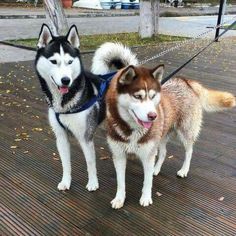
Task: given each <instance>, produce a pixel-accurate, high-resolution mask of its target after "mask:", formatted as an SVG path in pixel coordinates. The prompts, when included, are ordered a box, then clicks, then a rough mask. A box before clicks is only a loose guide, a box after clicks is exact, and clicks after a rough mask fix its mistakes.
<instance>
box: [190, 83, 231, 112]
mask: <svg viewBox="0 0 236 236" xmlns="http://www.w3.org/2000/svg"><path fill="white" fill-rule="evenodd" d="M190 84H191V87H192V88H193V90H194V91H195V92H196V93H197V94H198V96H199V98H200V100H201V103H202V107H203V109H204V110H205V111H208V112H214V111H221V110H224V109H227V108H232V107H234V106H236V98H235V96H234V95H233V94H231V93H228V92H223V91H217V90H213V89H207V88H204V87H203V86H202V85H201V84H199V83H197V82H195V81H191V82H190Z"/></svg>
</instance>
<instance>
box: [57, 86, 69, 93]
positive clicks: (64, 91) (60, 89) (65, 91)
mask: <svg viewBox="0 0 236 236" xmlns="http://www.w3.org/2000/svg"><path fill="white" fill-rule="evenodd" d="M58 89H59V92H60V93H61V94H66V93H68V92H69V88H68V87H67V86H65V85H63V86H61V87H59V86H58Z"/></svg>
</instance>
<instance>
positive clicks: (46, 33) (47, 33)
mask: <svg viewBox="0 0 236 236" xmlns="http://www.w3.org/2000/svg"><path fill="white" fill-rule="evenodd" d="M51 40H52V32H51V30H50V29H49V27H48V26H47V25H46V24H43V25H42V27H41V31H40V33H39V40H38V44H37V46H38V48H44V47H46V46H47V45H48V43H49V42H50V41H51Z"/></svg>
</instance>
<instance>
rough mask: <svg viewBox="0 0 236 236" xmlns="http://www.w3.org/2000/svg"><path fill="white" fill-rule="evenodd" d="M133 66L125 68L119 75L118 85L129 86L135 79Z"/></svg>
mask: <svg viewBox="0 0 236 236" xmlns="http://www.w3.org/2000/svg"><path fill="white" fill-rule="evenodd" d="M135 75H136V73H135V70H134V66H127V67H126V68H125V69H124V70H123V71H122V72H121V74H120V78H119V83H120V84H122V85H128V84H131V83H132V81H133V80H134V79H135Z"/></svg>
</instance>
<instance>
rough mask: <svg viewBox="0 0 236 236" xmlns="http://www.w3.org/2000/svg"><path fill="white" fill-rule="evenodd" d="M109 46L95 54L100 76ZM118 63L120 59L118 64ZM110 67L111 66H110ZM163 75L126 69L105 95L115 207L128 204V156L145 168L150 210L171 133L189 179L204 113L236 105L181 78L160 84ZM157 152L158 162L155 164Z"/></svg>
mask: <svg viewBox="0 0 236 236" xmlns="http://www.w3.org/2000/svg"><path fill="white" fill-rule="evenodd" d="M109 46H110V48H112V47H113V46H116V48H117V50H120V53H119V55H122V56H123V57H124V55H125V56H126V58H127V60H124V58H123V60H122V61H123V62H124V61H127V62H129V61H132V60H129V58H132V59H133V58H134V55H133V54H132V53H131V51H129V52H127V51H125V52H124V53H122V47H121V46H119V47H117V45H113V46H112V44H110V45H109ZM105 48H106V47H105V46H102V47H101V48H100V49H98V51H97V52H96V55H95V58H96V59H97V61H100V64H99V65H98V64H97V67H96V66H94V70H95V71H96V68H97V70H98V71H97V73H99V70H103V68H104V66H102V62H103V63H104V64H105V61H106V60H103V59H102V58H106V57H105V56H104V51H105V50H104V49H105ZM127 53H128V54H129V53H130V55H127ZM106 56H107V55H106ZM118 60H119V58H116V62H117V61H118ZM135 62H136V61H135ZM123 64H124V65H125V63H123ZM106 66H107V68H108V66H109V65H106ZM102 72H104V71H102ZM163 73H164V66H163V65H159V66H156V67H155V68H153V69H147V68H145V67H141V66H135V65H128V66H126V67H125V68H123V69H121V70H119V71H118V73H117V74H116V75H115V77H114V78H113V79H112V81H111V84H110V86H109V89H108V91H107V94H106V106H107V108H106V122H107V130H108V131H107V132H108V135H107V141H108V144H109V147H110V149H111V152H112V157H113V161H114V165H115V169H116V174H117V193H116V196H115V198H114V199H113V200H112V201H111V204H112V207H113V208H116V209H117V208H120V207H122V206H123V205H124V201H125V197H126V190H125V170H126V160H127V154H135V155H136V156H137V157H138V158H139V159H140V160H141V162H142V164H143V169H144V182H143V189H142V196H141V198H140V204H141V205H142V206H148V205H150V204H152V180H153V174H154V175H158V173H159V172H160V169H161V166H162V164H163V161H164V159H165V156H166V143H167V142H168V139H169V137H170V135H171V133H172V132H175V133H177V136H178V137H179V139H180V140H181V142H182V143H183V146H184V148H185V160H184V163H183V166H182V167H181V169H180V170H179V171H178V172H177V175H178V176H180V177H182V178H183V177H187V174H188V172H189V167H190V161H191V157H192V151H193V144H194V142H195V141H196V139H197V137H198V135H199V132H200V129H201V123H202V114H203V111H204V110H205V111H219V110H222V109H225V108H231V107H233V106H235V104H236V101H235V97H234V96H233V95H232V94H230V93H228V92H221V91H215V90H210V89H206V88H204V87H203V86H202V85H201V84H200V83H198V82H196V81H193V80H189V79H186V78H182V77H176V78H172V79H171V80H169V81H168V82H167V83H165V84H164V85H163V86H161V80H162V76H163ZM158 149H159V158H158V161H157V163H156V165H154V164H155V157H156V154H157V151H158Z"/></svg>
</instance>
